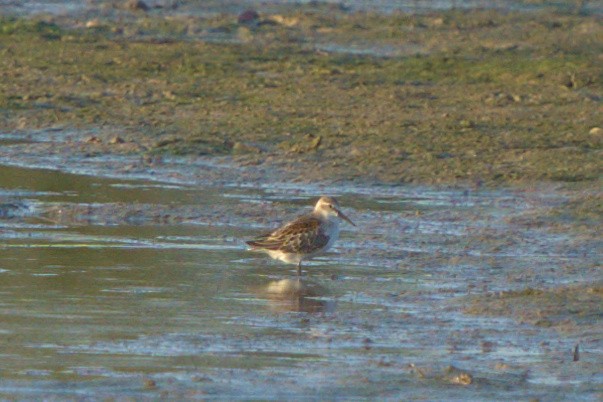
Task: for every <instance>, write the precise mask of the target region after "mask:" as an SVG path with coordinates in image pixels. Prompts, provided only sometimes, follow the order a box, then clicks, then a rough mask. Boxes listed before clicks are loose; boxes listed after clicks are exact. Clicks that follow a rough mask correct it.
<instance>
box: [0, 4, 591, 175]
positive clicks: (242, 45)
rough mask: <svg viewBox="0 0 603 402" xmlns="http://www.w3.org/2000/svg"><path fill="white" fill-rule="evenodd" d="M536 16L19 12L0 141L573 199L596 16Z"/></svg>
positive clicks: (284, 8) (300, 7) (3, 88)
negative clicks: (92, 146)
mask: <svg viewBox="0 0 603 402" xmlns="http://www.w3.org/2000/svg"><path fill="white" fill-rule="evenodd" d="M235 3H236V2H232V3H229V4H235ZM384 3H387V2H384ZM518 3H521V2H518ZM531 3H533V2H526V4H527V6H529V5H530V4H531ZM212 4H213V5H214V6H215V5H216V4H217V3H212ZM543 4H544V5H543V7H542V8H541V9H538V10H537V11H534V12H523V11H517V10H516V9H513V8H511V9H504V8H503V9H488V8H485V9H474V10H447V11H431V12H426V13H419V14H412V13H407V12H391V13H379V12H374V11H370V10H369V11H367V10H364V11H362V10H356V9H354V8H352V9H348V8H346V7H339V6H333V5H332V4H327V3H321V2H318V3H316V2H310V3H308V4H295V5H291V4H286V5H283V4H278V2H277V3H274V4H273V3H267V4H266V5H265V6H264V7H258V9H257V10H256V11H257V15H256V14H253V13H252V18H250V19H249V20H245V19H242V20H241V21H239V18H238V17H239V16H240V15H239V14H238V13H237V12H236V11H235V10H234V9H230V8H227V9H226V10H225V11H224V12H211V10H213V8H211V6H208V9H207V10H206V11H207V12H206V13H203V12H201V11H203V10H197V11H199V12H194V10H192V9H190V7H193V5H192V3H191V4H188V3H186V4H184V5H183V6H182V7H183V8H182V9H181V10H178V9H176V10H173V9H172V8H170V7H164V8H156V9H155V8H153V9H152V10H148V11H141V10H130V9H127V8H123V7H114V6H113V3H110V2H109V3H108V2H90V3H86V5H85V6H83V7H82V8H81V9H77V10H72V11H69V10H67V11H65V12H64V13H51V12H47V13H44V12H42V13H36V14H34V15H30V14H27V12H26V11H23V12H22V13H21V14H18V15H13V16H6V17H3V18H2V19H0V55H1V56H2V57H0V72H1V74H2V75H1V78H2V79H0V129H1V130H3V131H4V132H11V131H14V130H17V131H23V132H25V131H27V132H30V133H35V132H36V131H35V130H40V129H41V130H42V131H43V130H46V129H48V128H62V129H74V128H75V129H78V130H80V131H85V130H95V131H97V133H95V134H93V135H92V136H91V137H94V138H90V141H91V142H92V143H94V142H95V141H96V142H97V145H98V148H97V149H96V150H91V152H92V153H94V152H97V153H98V152H101V153H102V152H106V150H107V149H108V148H111V147H108V145H114V147H113V149H115V150H117V149H119V150H120V151H121V152H130V153H138V154H144V155H184V156H186V155H213V156H231V157H233V158H235V159H236V162H237V163H238V164H240V165H243V166H253V167H254V169H267V170H271V169H277V170H279V169H280V170H286V171H289V172H293V171H295V172H296V177H298V178H300V179H303V178H305V179H308V180H315V181H322V182H328V181H330V180H344V181H351V180H353V181H356V182H359V183H363V182H364V183H370V182H380V183H389V184H403V183H413V184H419V185H422V184H439V185H447V184H462V185H467V184H473V185H476V186H480V185H489V186H500V185H519V186H521V185H524V184H527V185H531V184H532V183H535V182H540V181H546V182H559V183H570V184H572V183H580V184H584V185H585V186H589V185H590V184H591V183H596V182H597V180H600V174H599V173H598V172H600V160H601V158H600V152H601V147H602V143H601V138H603V135H602V132H603V131H602V130H603V127H600V125H601V121H600V116H599V114H600V113H599V110H600V108H601V96H600V94H601V92H602V88H601V80H600V76H601V67H600V66H601V60H600V57H601V56H600V55H601V54H602V52H603V48H602V45H601V43H603V40H602V39H601V38H603V28H601V27H602V26H603V25H602V24H601V23H600V22H601V21H600V20H601V14H600V12H597V9H596V8H594V9H593V8H587V9H586V11H585V12H583V13H580V12H575V11H572V10H568V9H563V8H555V7H554V6H551V7H546V5H547V4H548V3H547V2H544V3H543ZM555 4H558V3H555ZM588 4H590V5H593V4H594V2H588ZM189 6H190V7H189ZM527 8H528V9H530V7H527ZM238 10H240V9H238ZM240 11H242V10H240ZM23 14H25V16H24V15H23ZM7 15H10V14H8V13H7ZM38 132H40V131H38ZM308 166H312V167H313V169H307V167H308Z"/></svg>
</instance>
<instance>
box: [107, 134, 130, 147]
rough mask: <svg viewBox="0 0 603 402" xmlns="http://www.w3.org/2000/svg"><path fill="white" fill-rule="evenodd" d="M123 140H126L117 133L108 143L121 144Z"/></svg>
mask: <svg viewBox="0 0 603 402" xmlns="http://www.w3.org/2000/svg"><path fill="white" fill-rule="evenodd" d="M124 142H126V141H125V140H124V139H123V138H121V137H119V136H117V135H116V136H115V137H113V138H111V139H110V140H109V144H112V145H113V144H123V143H124Z"/></svg>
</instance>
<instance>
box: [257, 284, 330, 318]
mask: <svg viewBox="0 0 603 402" xmlns="http://www.w3.org/2000/svg"><path fill="white" fill-rule="evenodd" d="M258 293H260V294H261V295H262V296H263V297H265V298H267V299H268V300H269V301H270V308H271V309H272V310H274V311H300V312H306V313H329V312H333V311H334V310H335V305H336V302H335V301H334V300H324V299H319V298H320V297H322V296H325V295H326V294H327V293H328V291H327V289H326V288H324V287H323V286H320V285H318V284H315V283H312V282H309V281H308V280H302V279H300V278H298V279H281V280H278V281H271V282H269V283H268V284H267V285H266V286H263V287H262V288H260V289H259V292H258Z"/></svg>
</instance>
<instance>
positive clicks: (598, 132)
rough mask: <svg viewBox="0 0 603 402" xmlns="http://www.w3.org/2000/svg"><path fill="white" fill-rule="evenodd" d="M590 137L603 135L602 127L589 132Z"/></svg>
mask: <svg viewBox="0 0 603 402" xmlns="http://www.w3.org/2000/svg"><path fill="white" fill-rule="evenodd" d="M588 133H589V134H590V135H601V134H603V129H602V128H600V127H593V128H591V129H590V131H589V132H588Z"/></svg>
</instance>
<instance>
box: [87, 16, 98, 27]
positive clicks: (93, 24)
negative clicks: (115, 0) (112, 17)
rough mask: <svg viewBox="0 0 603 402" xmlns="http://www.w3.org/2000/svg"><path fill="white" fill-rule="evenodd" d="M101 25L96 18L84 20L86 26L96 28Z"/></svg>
mask: <svg viewBox="0 0 603 402" xmlns="http://www.w3.org/2000/svg"><path fill="white" fill-rule="evenodd" d="M100 26H101V22H100V20H99V19H98V18H95V19H93V20H89V21H86V28H98V27H100Z"/></svg>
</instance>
